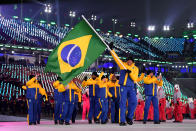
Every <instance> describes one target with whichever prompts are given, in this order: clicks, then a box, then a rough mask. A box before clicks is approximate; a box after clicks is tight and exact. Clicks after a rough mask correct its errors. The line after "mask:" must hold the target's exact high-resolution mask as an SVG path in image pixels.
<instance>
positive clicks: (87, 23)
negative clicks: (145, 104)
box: [82, 15, 140, 87]
mask: <svg viewBox="0 0 196 131" xmlns="http://www.w3.org/2000/svg"><path fill="white" fill-rule="evenodd" d="M82 18H83V19H84V21H85V22H86V23H87V24H88V25H89V26H90V28H91V29H92V30H93V31H94V32H95V34H96V35H97V36H98V37H99V38H100V39H101V41H102V42H103V43H104V44H105V46H106V47H107V48H108V50H109V51H110V52H111V53H112V54H113V55H114V56H115V57H116V58H117V60H118V61H119V62H120V64H121V65H122V66H123V68H124V69H125V70H127V68H126V67H125V65H124V64H123V63H122V61H121V60H120V59H119V58H118V56H116V54H115V53H114V52H112V50H111V49H110V47H109V46H108V44H107V43H106V42H105V41H104V40H103V38H102V37H101V36H100V35H99V34H98V33H97V31H96V30H95V29H94V28H93V27H92V25H91V24H90V23H89V22H88V20H87V19H86V18H85V17H84V15H82ZM135 83H136V84H137V86H139V87H140V85H139V84H138V83H137V82H135Z"/></svg>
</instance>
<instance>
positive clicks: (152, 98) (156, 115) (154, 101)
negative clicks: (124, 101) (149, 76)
mask: <svg viewBox="0 0 196 131" xmlns="http://www.w3.org/2000/svg"><path fill="white" fill-rule="evenodd" d="M151 101H152V104H153V107H154V121H155V122H158V121H159V107H158V99H157V96H146V101H145V107H144V121H146V120H147V118H148V111H149V108H150V103H151Z"/></svg>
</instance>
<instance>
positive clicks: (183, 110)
mask: <svg viewBox="0 0 196 131" xmlns="http://www.w3.org/2000/svg"><path fill="white" fill-rule="evenodd" d="M182 115H183V118H185V117H186V104H185V101H184V102H182Z"/></svg>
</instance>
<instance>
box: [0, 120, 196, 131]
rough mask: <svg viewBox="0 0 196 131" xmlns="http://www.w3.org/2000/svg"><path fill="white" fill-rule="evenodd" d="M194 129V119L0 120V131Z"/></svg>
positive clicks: (156, 130) (194, 130)
mask: <svg viewBox="0 0 196 131" xmlns="http://www.w3.org/2000/svg"><path fill="white" fill-rule="evenodd" d="M26 130H28V131H46V130H47V131H65V130H66V131H78V130H80V131H100V130H101V131H127V130H130V131H196V120H188V119H186V120H184V122H183V123H173V122H172V120H169V121H167V122H166V123H161V124H160V125H154V124H153V123H152V122H148V123H147V124H146V125H144V124H142V122H134V125H132V126H125V127H120V126H119V125H118V124H110V123H109V124H106V125H100V124H99V125H98V124H92V125H89V124H88V122H87V121H81V120H77V121H76V124H71V125H68V126H66V125H54V124H53V121H52V120H48V121H41V124H40V125H36V126H34V125H31V126H29V125H27V122H0V131H26Z"/></svg>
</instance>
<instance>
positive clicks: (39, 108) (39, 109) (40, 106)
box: [37, 100, 42, 121]
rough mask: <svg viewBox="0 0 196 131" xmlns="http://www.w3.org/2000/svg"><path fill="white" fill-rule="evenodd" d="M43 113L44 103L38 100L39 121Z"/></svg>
mask: <svg viewBox="0 0 196 131" xmlns="http://www.w3.org/2000/svg"><path fill="white" fill-rule="evenodd" d="M41 112H42V101H41V100H38V102H37V121H40V118H41V117H40V116H41Z"/></svg>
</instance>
